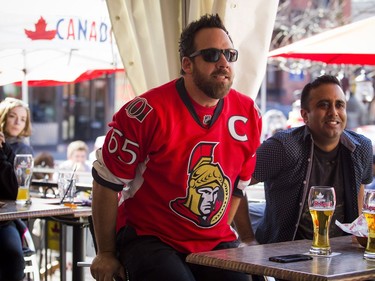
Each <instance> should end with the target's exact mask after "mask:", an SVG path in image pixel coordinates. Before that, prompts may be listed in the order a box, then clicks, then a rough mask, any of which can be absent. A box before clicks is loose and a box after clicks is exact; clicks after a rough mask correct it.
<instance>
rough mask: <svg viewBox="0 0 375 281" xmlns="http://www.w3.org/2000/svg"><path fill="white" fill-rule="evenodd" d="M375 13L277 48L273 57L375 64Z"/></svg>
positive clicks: (273, 52) (332, 62) (272, 52)
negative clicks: (372, 15)
mask: <svg viewBox="0 0 375 281" xmlns="http://www.w3.org/2000/svg"><path fill="white" fill-rule="evenodd" d="M374 34H375V16H374V17H370V18H367V19H364V20H360V21H357V22H353V23H351V24H347V25H344V26H341V27H337V28H334V29H331V30H328V31H325V32H322V33H320V34H317V35H314V36H311V37H309V38H307V39H303V40H300V41H297V42H295V43H292V44H290V45H287V46H285V47H282V48H279V49H275V50H273V51H271V52H269V53H268V57H269V58H278V57H283V58H294V59H306V60H311V61H318V62H323V63H327V64H358V65H375V48H374V46H375V36H374Z"/></svg>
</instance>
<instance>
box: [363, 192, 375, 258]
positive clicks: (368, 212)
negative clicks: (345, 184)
mask: <svg viewBox="0 0 375 281" xmlns="http://www.w3.org/2000/svg"><path fill="white" fill-rule="evenodd" d="M362 213H363V215H364V216H365V218H366V222H367V227H368V235H367V246H366V250H365V254H364V255H363V257H364V258H365V259H367V260H375V190H372V189H365V194H364V197H363V209H362Z"/></svg>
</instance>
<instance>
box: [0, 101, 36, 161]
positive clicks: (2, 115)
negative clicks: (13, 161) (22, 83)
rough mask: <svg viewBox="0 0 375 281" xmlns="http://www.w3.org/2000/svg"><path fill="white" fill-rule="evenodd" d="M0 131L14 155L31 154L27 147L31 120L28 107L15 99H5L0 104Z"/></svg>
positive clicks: (30, 148) (29, 148)
mask: <svg viewBox="0 0 375 281" xmlns="http://www.w3.org/2000/svg"><path fill="white" fill-rule="evenodd" d="M0 126H1V127H0V131H1V132H3V133H4V136H5V141H6V142H7V143H8V144H9V145H10V147H11V148H12V150H13V152H14V154H32V155H34V150H33V148H32V147H31V146H30V145H29V141H28V138H29V137H30V136H31V118H30V109H29V106H28V105H27V104H26V103H24V102H23V101H21V100H19V99H15V98H9V97H8V98H6V99H5V100H3V101H2V102H1V103H0Z"/></svg>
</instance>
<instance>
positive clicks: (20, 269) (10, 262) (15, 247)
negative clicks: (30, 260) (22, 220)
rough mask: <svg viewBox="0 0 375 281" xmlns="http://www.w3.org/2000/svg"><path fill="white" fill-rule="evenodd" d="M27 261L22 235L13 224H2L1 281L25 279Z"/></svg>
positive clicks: (0, 244) (0, 237)
mask: <svg viewBox="0 0 375 281" xmlns="http://www.w3.org/2000/svg"><path fill="white" fill-rule="evenodd" d="M24 269H25V260H24V257H23V251H22V241H21V236H20V233H19V231H18V229H17V227H16V225H15V224H14V223H13V222H7V223H2V224H0V281H5V280H6V281H19V280H22V279H23V277H24V275H25V274H24Z"/></svg>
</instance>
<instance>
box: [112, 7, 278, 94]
mask: <svg viewBox="0 0 375 281" xmlns="http://www.w3.org/2000/svg"><path fill="white" fill-rule="evenodd" d="M107 4H108V9H109V14H110V16H111V21H112V26H113V30H114V34H115V37H116V41H117V44H118V47H119V50H120V54H121V58H122V60H123V64H124V66H125V68H126V73H127V77H128V78H129V81H130V83H131V84H132V87H133V90H134V92H135V94H136V95H139V94H142V93H143V92H145V91H147V90H148V89H150V88H152V87H156V86H158V85H160V84H162V83H166V82H167V81H170V80H172V79H174V78H176V77H178V76H179V71H180V59H179V53H178V41H179V36H180V33H181V31H182V28H183V27H185V26H186V25H187V24H188V23H189V22H191V21H193V20H196V19H198V18H199V17H200V16H201V15H203V14H206V13H218V14H219V15H220V17H221V18H222V19H223V21H224V24H225V25H226V27H227V29H228V31H229V34H230V35H231V37H232V39H233V42H234V47H235V48H236V49H238V50H239V58H238V61H237V62H236V63H235V66H234V68H235V73H236V77H235V80H234V84H233V87H234V88H235V89H237V90H239V91H241V92H243V93H245V94H247V95H249V96H251V97H253V98H255V97H256V95H257V93H258V91H259V88H260V85H261V82H262V80H263V77H264V74H265V70H266V66H267V54H268V51H269V45H270V41H271V35H272V30H273V26H274V22H275V18H276V12H277V6H278V0H269V1H263V0H251V1H249V0H136V1H132V0H107Z"/></svg>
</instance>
